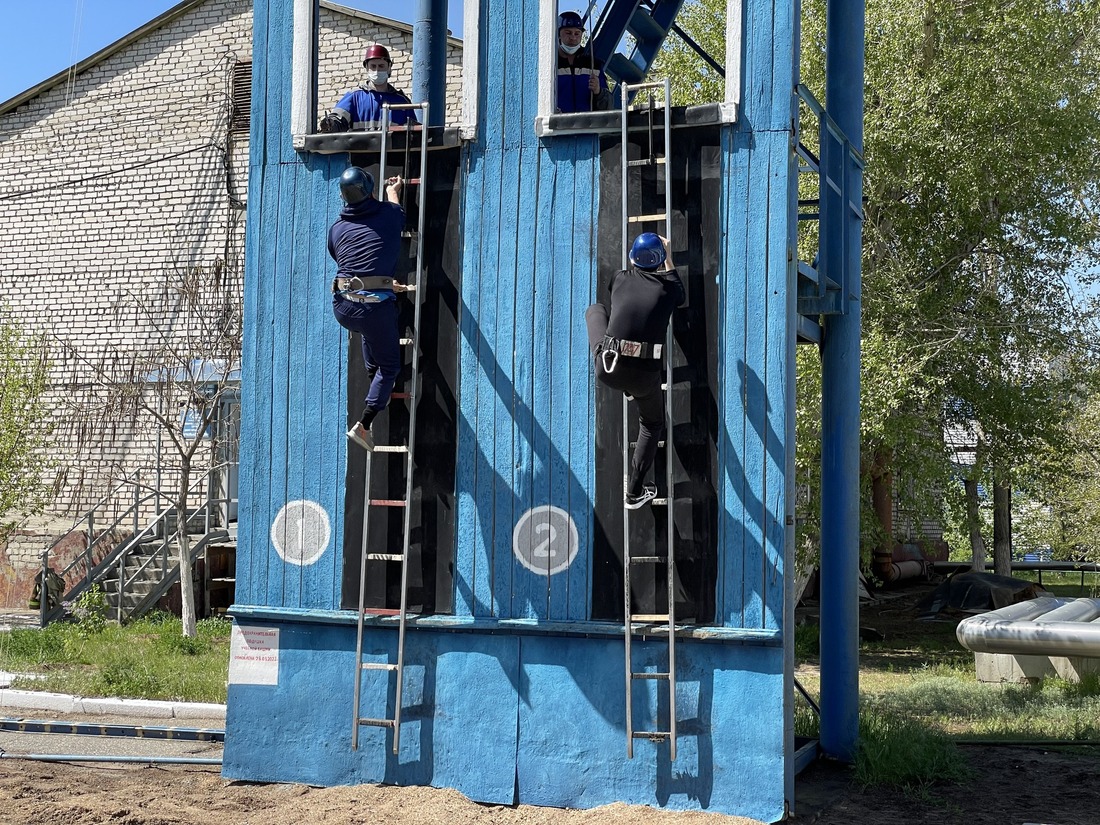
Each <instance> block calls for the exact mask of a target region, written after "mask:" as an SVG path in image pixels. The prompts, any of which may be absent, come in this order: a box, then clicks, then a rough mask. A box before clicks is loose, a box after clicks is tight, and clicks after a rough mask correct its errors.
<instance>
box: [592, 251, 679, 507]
mask: <svg viewBox="0 0 1100 825" xmlns="http://www.w3.org/2000/svg"><path fill="white" fill-rule="evenodd" d="M630 263H631V264H632V266H631V268H630V269H624V270H620V271H619V272H616V273H615V274H614V275H613V276H612V277H611V283H610V284H609V285H608V293H609V301H608V303H607V304H604V303H598V304H593V305H592V306H590V307H589V308H588V311H587V312H585V315H584V319H585V322H586V323H587V325H588V345H589V346H590V347H591V348H592V352H593V355H594V356H595V361H596V378H597V380H599V381H601V382H602V383H604V384H606V385H607V386H609V387H611V388H612V389H616V390H621V391H622V392H623V393H625V394H627V395H633V396H634V400H635V401H636V402H637V403H638V425H639V427H638V443H637V445H636V446H635V448H634V455H633V457H632V459H631V461H630V477H629V479H628V481H627V486H626V491H625V495H626V500H625V505H626V508H627V509H628V510H636V509H638V508H639V507H641V506H642V505H644V504H645V503H646V502H648V501H651V500H652V499H653V498H655V497H656V495H657V488H656V486H655V485H652V484H645V483H644V482H645V477H646V474H647V473H648V472H649V468H650V467H652V466H653V460H654V458H656V455H657V444H658V442H659V441H660V440H661V438H663V437H664V434H665V402H664V393H663V392H662V391H661V381H662V377H663V375H664V371H663V370H662V369H661V355H662V350H663V349H664V341H665V332H666V330H667V329H668V323H669V321H670V320H671V319H672V311H673V310H674V309H676V308H677V307H679V306H683V304H684V301H685V298H686V294H685V292H684V285H683V283H682V282H681V281H680V276H679V275H678V274H677V273H676V269H675V268H674V265H673V263H672V255H671V254H670V253H669V250H668V240H667V239H665V238H662V237H661V236H660V235H656V234H654V233H652V232H645V233H643V234H641V235H639V236H638V237H637V239H636V240H635V241H634V246H633V247H632V248H631V250H630Z"/></svg>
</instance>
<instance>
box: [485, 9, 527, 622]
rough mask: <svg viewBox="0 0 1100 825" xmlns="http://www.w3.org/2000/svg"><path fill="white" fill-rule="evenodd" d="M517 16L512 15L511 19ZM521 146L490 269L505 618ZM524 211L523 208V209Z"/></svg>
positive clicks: (508, 171)
mask: <svg viewBox="0 0 1100 825" xmlns="http://www.w3.org/2000/svg"><path fill="white" fill-rule="evenodd" d="M515 19H516V15H515V14H513V15H512V18H511V20H510V21H509V25H510V26H511V25H512V22H511V21H514V20H515ZM511 117H514V112H513V111H512V109H511V108H510V107H509V106H507V105H506V107H505V124H506V125H507V124H508V123H509V121H510V119H511ZM519 178H520V165H519V150H518V149H517V148H514V147H512V146H508V147H507V148H505V149H504V151H503V152H501V153H500V196H499V198H498V199H497V204H498V206H497V209H498V210H499V212H498V219H497V222H498V224H499V234H498V236H497V256H496V262H495V264H494V265H493V266H492V267H491V270H490V271H492V272H493V273H494V275H495V277H496V308H495V317H494V321H493V330H494V333H495V335H494V344H493V354H494V359H493V361H494V372H493V387H492V392H493V394H494V406H493V409H494V414H495V419H496V420H495V424H494V428H493V430H494V434H495V444H494V447H493V466H492V476H491V477H492V479H493V484H494V490H493V497H492V502H493V505H492V506H493V518H494V524H493V535H492V544H493V547H492V553H493V601H494V603H495V604H496V605H497V606H498V611H497V612H496V613H495V615H497V616H501V617H511V616H512V615H514V613H513V611H512V609H511V605H512V593H513V590H514V588H515V587H516V575H519V573H518V571H516V574H515V575H514V574H513V566H514V565H515V557H514V555H513V553H512V528H513V527H514V526H515V520H516V518H518V515H519V514H518V513H515V512H514V507H515V498H516V496H515V493H514V492H513V487H512V474H513V472H514V469H515V462H514V459H513V455H514V452H513V441H514V438H515V423H516V416H515V407H516V403H517V402H516V398H515V383H514V374H515V365H514V361H513V359H514V358H515V353H516V350H517V348H518V347H523V346H525V342H524V341H523V340H522V338H521V337H520V336H519V334H518V332H517V330H516V294H517V293H518V292H521V291H528V290H530V288H531V287H530V274H529V273H525V272H519V271H517V269H516V243H517V237H516V236H517V234H518V233H519V231H520V226H522V225H523V224H522V223H521V221H520V218H521V217H522V218H527V217H530V218H532V219H533V218H534V216H533V215H531V214H530V210H529V207H525V205H524V204H521V203H520V202H519ZM521 210H522V212H521Z"/></svg>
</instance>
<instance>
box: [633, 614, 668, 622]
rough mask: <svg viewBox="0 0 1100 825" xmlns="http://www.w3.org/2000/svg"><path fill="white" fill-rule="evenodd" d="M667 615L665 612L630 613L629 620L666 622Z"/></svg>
mask: <svg viewBox="0 0 1100 825" xmlns="http://www.w3.org/2000/svg"><path fill="white" fill-rule="evenodd" d="M668 620H669V615H668V614H667V613H631V614H630V621H632V622H667V621H668Z"/></svg>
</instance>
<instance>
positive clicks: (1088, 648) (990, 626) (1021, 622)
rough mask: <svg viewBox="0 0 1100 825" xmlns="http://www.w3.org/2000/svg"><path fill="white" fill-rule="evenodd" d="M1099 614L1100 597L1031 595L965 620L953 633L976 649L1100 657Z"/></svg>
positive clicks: (991, 651) (971, 648)
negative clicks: (1071, 598) (1032, 597)
mask: <svg viewBox="0 0 1100 825" xmlns="http://www.w3.org/2000/svg"><path fill="white" fill-rule="evenodd" d="M1097 616H1100V599H1076V600H1073V601H1064V600H1062V599H1052V598H1041V599H1032V600H1030V601H1027V602H1020V603H1019V604H1014V605H1010V606H1009V607H1004V608H1001V609H1000V610H992V611H990V612H989V613H983V614H982V615H980V616H972V617H970V618H969V619H964V620H963V621H961V622H959V626H958V627H957V628H956V629H955V636H956V637H957V638H958V640H959V643H960V644H961V645H962V646H963V647H965V648H967V649H968V650H973V651H974V652H975V653H1008V654H1012V655H1027V656H1081V657H1086V658H1095V657H1100V622H1097V621H1095V619H1096V617H1097ZM1051 617H1053V618H1051Z"/></svg>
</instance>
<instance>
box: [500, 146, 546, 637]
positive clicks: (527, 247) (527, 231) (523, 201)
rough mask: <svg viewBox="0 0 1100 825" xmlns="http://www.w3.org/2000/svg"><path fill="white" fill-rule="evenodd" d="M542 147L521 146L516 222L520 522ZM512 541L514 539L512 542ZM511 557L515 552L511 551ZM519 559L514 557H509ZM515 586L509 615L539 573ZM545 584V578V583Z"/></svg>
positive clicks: (522, 576) (528, 446) (528, 498)
mask: <svg viewBox="0 0 1100 825" xmlns="http://www.w3.org/2000/svg"><path fill="white" fill-rule="evenodd" d="M539 156H540V152H539V149H538V148H537V147H535V148H530V147H523V148H521V149H520V150H519V157H520V161H519V175H520V181H519V184H520V185H519V190H518V197H519V210H520V213H519V220H518V224H517V235H518V243H517V245H516V265H515V269H516V274H517V278H521V279H522V285H517V288H516V296H515V304H516V313H515V314H516V317H515V326H516V347H515V356H514V360H513V363H514V367H513V373H514V374H513V397H514V410H515V414H514V421H513V433H512V452H513V454H512V458H513V467H512V474H511V484H512V495H513V499H514V511H513V518H512V521H513V522H518V521H519V519H520V517H521V516H522V515H523V513H526V512H527V511H528V510H530V509H531V508H532V507H534V506H535V504H536V502H535V500H534V490H533V486H532V477H531V470H532V459H533V450H532V439H533V434H532V433H533V428H534V427H535V421H534V415H533V409H532V407H533V403H534V384H535V376H536V375H537V374H538V373H539V372H540V371H543V370H545V369H546V364H545V363H543V362H541V361H539V360H538V359H537V358H535V356H534V348H535V346H536V342H537V341H539V340H540V339H541V338H542V336H543V335H544V332H545V331H544V330H541V329H539V328H538V327H537V326H536V324H535V301H536V291H537V290H538V288H539V284H538V283H537V282H536V280H535V262H536V260H537V252H536V246H537V236H538V233H539V231H540V228H539V227H540V222H539V220H538V217H539V215H540V214H542V213H541V211H540V210H541V201H540V199H539V197H538V195H539V193H540V189H539V178H540V174H541V172H542V170H544V169H545V166H540V164H539ZM509 545H511V542H509ZM510 558H511V556H510ZM511 563H512V564H515V559H514V558H512V559H511ZM514 569H515V587H513V589H512V604H511V607H510V615H511V616H513V617H514V616H526V615H528V614H529V611H528V610H526V609H525V608H524V607H523V605H524V604H525V603H526V602H527V601H528V599H529V598H530V597H531V596H532V595H533V594H534V591H535V590H536V589H537V588H538V587H539V584H540V583H539V582H538V578H539V577H537V576H534V575H533V574H532V573H531V572H530V571H528V570H526V569H524V568H523V567H521V566H520V565H516V566H515V568H514ZM541 585H542V587H543V588H545V582H542V583H541Z"/></svg>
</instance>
